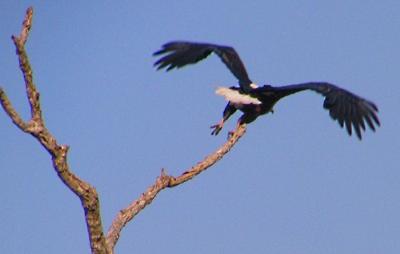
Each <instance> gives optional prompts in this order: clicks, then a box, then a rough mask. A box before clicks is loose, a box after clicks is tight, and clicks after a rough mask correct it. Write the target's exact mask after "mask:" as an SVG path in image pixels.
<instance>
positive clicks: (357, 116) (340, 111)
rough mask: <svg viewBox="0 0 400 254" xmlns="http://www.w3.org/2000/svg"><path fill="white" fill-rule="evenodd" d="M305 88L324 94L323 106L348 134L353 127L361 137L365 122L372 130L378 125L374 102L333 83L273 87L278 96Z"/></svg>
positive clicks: (376, 109)
mask: <svg viewBox="0 0 400 254" xmlns="http://www.w3.org/2000/svg"><path fill="white" fill-rule="evenodd" d="M307 89H308V90H313V91H315V92H317V93H320V94H322V95H323V96H325V101H324V108H325V109H327V110H329V115H330V116H331V117H332V119H334V120H337V121H338V122H339V124H340V126H341V127H344V126H346V130H347V132H348V134H349V135H351V134H352V129H354V131H355V133H356V135H357V137H358V138H359V139H361V138H362V136H361V132H362V131H365V122H366V123H367V125H368V126H369V128H370V129H371V130H373V131H375V125H377V126H380V122H379V118H378V116H377V113H378V107H377V106H376V105H375V104H374V103H372V102H370V101H368V100H366V99H364V98H361V97H359V96H357V95H355V94H353V93H351V92H349V91H347V90H345V89H343V88H340V87H338V86H335V85H333V84H330V83H326V82H309V83H302V84H296V85H289V86H282V87H274V90H275V91H276V92H277V93H278V94H280V97H284V96H287V95H289V94H292V93H296V92H300V91H303V90H307ZM364 121H365V122H364Z"/></svg>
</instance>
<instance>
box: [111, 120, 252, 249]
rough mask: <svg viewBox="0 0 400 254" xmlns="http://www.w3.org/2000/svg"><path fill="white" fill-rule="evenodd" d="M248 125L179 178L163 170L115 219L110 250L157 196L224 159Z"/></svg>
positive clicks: (239, 127) (244, 125)
mask: <svg viewBox="0 0 400 254" xmlns="http://www.w3.org/2000/svg"><path fill="white" fill-rule="evenodd" d="M245 132H246V124H242V125H238V126H237V127H236V130H235V131H234V132H233V134H232V135H231V136H230V138H229V140H228V141H227V142H226V143H225V144H223V145H222V146H221V147H220V148H219V149H217V150H216V151H215V152H213V153H212V154H210V155H208V156H207V157H206V158H205V159H204V160H202V161H200V162H199V163H197V164H196V165H195V166H193V167H191V168H190V169H188V170H186V171H185V172H184V173H183V174H181V175H180V176H178V177H173V176H169V175H167V174H166V172H165V170H164V169H163V170H161V175H160V176H159V177H158V178H157V180H156V182H155V183H154V184H153V185H151V186H150V187H149V188H148V189H147V191H146V192H144V193H143V194H142V195H141V196H140V197H139V198H138V199H136V200H135V201H133V202H132V203H131V204H130V205H129V206H128V207H126V208H125V209H122V210H121V211H120V212H119V213H118V214H117V216H116V217H115V218H114V220H113V222H112V225H111V226H110V228H109V230H108V233H107V245H108V247H109V248H110V249H114V246H115V244H116V243H117V241H118V239H119V235H120V232H121V230H122V228H123V227H124V226H125V225H126V224H127V223H128V222H129V221H130V220H132V219H133V218H134V217H135V216H136V215H137V214H138V213H139V212H140V211H142V210H143V209H144V208H145V207H146V206H147V205H149V204H150V203H151V202H152V201H153V199H154V198H155V197H156V196H157V194H158V193H159V192H160V191H162V190H163V189H165V188H172V187H175V186H178V185H180V184H183V183H185V182H186V181H189V180H190V179H192V178H193V177H195V176H196V175H198V174H200V173H201V172H203V171H205V170H206V169H208V168H209V167H211V166H212V165H214V164H215V163H216V162H217V161H219V160H220V159H222V157H223V156H224V155H225V154H226V153H228V152H229V151H230V150H231V148H232V147H233V146H234V145H235V144H236V142H237V141H238V140H239V139H240V138H241V137H242V136H243V135H244V134H245Z"/></svg>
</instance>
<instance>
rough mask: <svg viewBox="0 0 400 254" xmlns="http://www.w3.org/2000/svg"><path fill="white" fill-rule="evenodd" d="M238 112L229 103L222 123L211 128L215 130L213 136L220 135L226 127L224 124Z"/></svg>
mask: <svg viewBox="0 0 400 254" xmlns="http://www.w3.org/2000/svg"><path fill="white" fill-rule="evenodd" d="M235 112H236V108H235V107H234V106H233V105H232V104H231V103H230V102H229V103H228V104H227V105H226V107H225V109H224V113H223V116H222V119H221V121H219V122H218V123H217V124H214V125H212V126H211V127H210V128H211V129H213V131H212V132H211V135H215V136H216V135H218V133H219V132H220V131H221V130H222V128H223V127H224V123H225V121H226V120H228V118H229V117H230V116H231V115H233V113H235Z"/></svg>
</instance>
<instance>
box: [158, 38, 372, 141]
mask: <svg viewBox="0 0 400 254" xmlns="http://www.w3.org/2000/svg"><path fill="white" fill-rule="evenodd" d="M211 53H215V54H217V55H218V56H219V57H220V58H221V59H222V61H223V62H224V63H225V65H226V66H227V67H228V68H229V70H230V71H231V72H232V73H233V75H234V76H235V77H236V78H237V79H238V80H239V87H230V88H219V89H218V90H217V94H220V95H222V96H224V97H225V98H226V99H227V100H228V101H229V102H228V104H227V106H226V107H225V110H224V112H223V118H222V120H221V121H220V122H219V123H218V124H216V125H213V126H211V127H212V128H213V129H214V130H213V132H212V133H211V134H214V135H217V134H218V133H219V132H220V130H221V129H222V127H223V125H224V122H225V121H226V120H227V119H228V118H229V117H230V116H231V115H232V114H234V113H235V112H236V110H237V109H239V110H240V111H242V112H243V115H242V116H241V117H240V118H239V124H240V123H250V122H252V121H254V120H255V119H256V118H257V117H258V116H260V115H263V114H266V113H268V112H271V111H272V110H273V106H274V105H275V103H277V102H278V101H279V100H280V99H282V98H283V97H285V96H288V95H290V94H293V93H297V92H300V91H304V90H312V91H315V92H317V93H319V94H321V95H323V96H324V97H325V100H324V104H323V106H324V108H325V109H327V110H329V114H330V116H331V118H332V119H334V120H337V121H338V122H339V124H340V126H341V127H344V126H346V129H347V132H348V134H349V135H351V134H352V129H354V131H355V133H356V135H357V137H358V138H359V139H361V138H362V135H361V133H362V131H365V129H366V128H365V123H366V124H367V125H368V127H369V128H370V129H371V130H373V131H375V129H376V128H375V125H377V126H379V125H380V122H379V119H378V116H377V112H378V108H377V106H376V105H375V104H374V103H372V102H370V101H368V100H366V99H364V98H361V97H359V96H358V95H355V94H353V93H351V92H349V91H347V90H345V89H343V88H340V87H338V86H336V85H333V84H330V83H327V82H307V83H300V84H294V85H287V86H280V87H274V86H270V85H264V86H261V87H257V86H256V85H255V84H254V83H253V82H252V81H251V80H250V78H249V76H248V74H247V71H246V69H245V67H244V64H243V63H242V61H241V60H240V57H239V55H238V54H237V53H236V51H235V50H234V49H233V48H232V47H227V46H220V45H215V44H209V43H193V42H185V41H175V42H170V43H167V44H164V45H163V47H162V49H161V50H159V51H157V52H155V53H154V55H161V54H166V55H165V56H163V57H162V58H160V59H159V60H158V61H156V62H155V64H154V65H155V66H157V69H163V68H166V69H167V71H169V70H172V69H174V68H181V67H183V66H185V65H188V64H194V63H197V62H198V61H200V60H202V59H204V58H206V57H207V56H208V55H210V54H211Z"/></svg>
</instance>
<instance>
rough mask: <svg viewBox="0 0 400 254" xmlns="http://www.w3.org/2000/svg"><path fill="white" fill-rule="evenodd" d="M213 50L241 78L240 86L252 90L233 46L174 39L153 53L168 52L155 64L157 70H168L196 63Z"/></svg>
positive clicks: (155, 54) (245, 89) (156, 54)
mask: <svg viewBox="0 0 400 254" xmlns="http://www.w3.org/2000/svg"><path fill="white" fill-rule="evenodd" d="M213 52H214V53H215V54H217V55H218V56H219V57H220V58H221V60H222V62H224V64H225V65H226V66H227V67H228V68H229V70H230V71H231V72H232V74H233V75H234V76H235V77H236V78H237V79H238V80H239V85H240V87H241V88H242V89H243V90H244V91H248V90H250V89H251V88H250V84H251V83H252V82H251V80H250V79H249V76H248V74H247V71H246V68H245V67H244V64H243V62H242V61H241V60H240V57H239V55H238V54H237V53H236V51H235V49H234V48H232V47H228V46H221V45H215V44H209V43H195V42H188V41H173V42H169V43H166V44H164V45H163V46H162V49H160V50H159V51H157V52H155V53H154V54H153V55H154V56H158V55H162V54H167V55H165V56H163V57H161V58H160V59H159V60H157V61H156V62H155V63H154V66H156V67H157V70H159V69H163V68H166V70H167V71H169V70H172V69H174V68H181V67H183V66H185V65H188V64H195V63H197V62H199V61H200V60H202V59H204V58H206V57H207V56H208V55H210V54H211V53H213Z"/></svg>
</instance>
